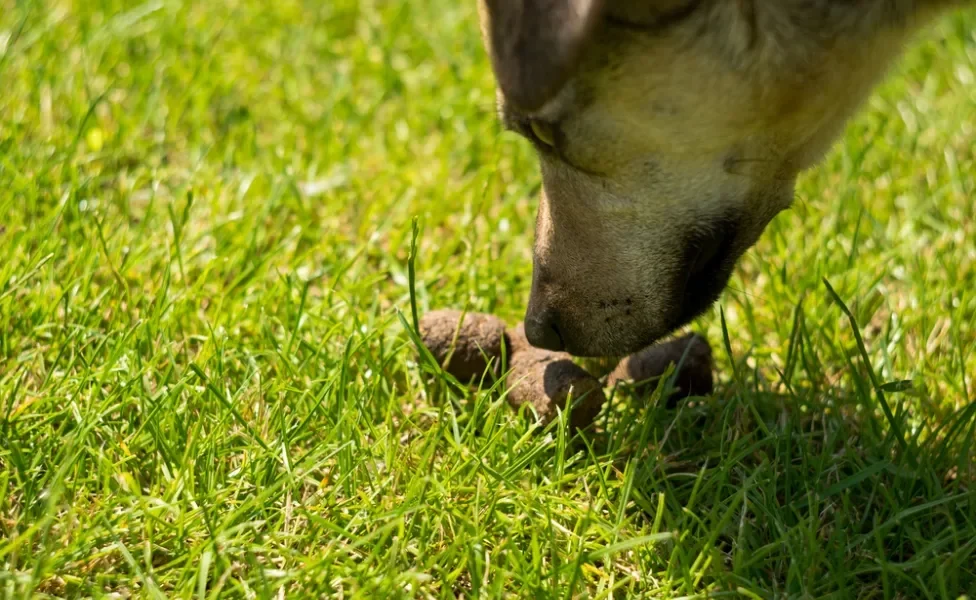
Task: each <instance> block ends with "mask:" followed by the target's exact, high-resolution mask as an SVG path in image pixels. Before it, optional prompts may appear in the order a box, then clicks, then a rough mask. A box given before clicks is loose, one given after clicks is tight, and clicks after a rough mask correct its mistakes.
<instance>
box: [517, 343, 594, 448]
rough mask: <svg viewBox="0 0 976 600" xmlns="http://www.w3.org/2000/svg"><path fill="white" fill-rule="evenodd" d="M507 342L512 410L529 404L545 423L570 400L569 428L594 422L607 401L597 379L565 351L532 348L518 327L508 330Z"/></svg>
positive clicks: (579, 427)
mask: <svg viewBox="0 0 976 600" xmlns="http://www.w3.org/2000/svg"><path fill="white" fill-rule="evenodd" d="M506 339H507V340H508V347H509V349H510V351H511V357H510V358H509V363H508V366H509V374H508V384H509V386H510V389H509V392H508V396H507V398H508V403H509V404H510V405H511V406H512V407H514V408H516V409H518V408H519V407H521V406H522V405H525V404H531V405H532V407H533V408H534V409H535V413H536V415H537V417H538V419H539V421H540V422H541V423H543V424H548V423H550V422H551V421H552V420H553V419H555V418H556V416H557V415H558V414H559V411H560V410H566V409H567V405H566V401H567V399H571V400H572V406H571V408H570V410H571V412H570V415H569V422H570V426H571V427H572V428H574V429H583V428H585V427H587V426H589V425H590V424H591V423H592V422H593V420H594V419H596V416H597V415H598V414H599V413H600V409H601V408H602V407H603V404H604V403H605V402H606V396H604V394H603V385H602V384H601V383H600V381H599V380H598V379H596V378H595V377H593V376H592V375H590V374H589V373H587V372H586V371H585V370H584V369H583V368H582V367H580V366H579V365H577V364H576V363H575V362H573V360H572V357H570V355H569V354H566V353H565V352H550V351H548V350H541V349H539V348H534V347H533V346H532V345H531V344H529V342H528V340H526V339H525V334H524V331H523V330H522V326H521V324H520V325H519V326H518V327H515V328H513V329H510V330H509V331H508V332H507V334H506Z"/></svg>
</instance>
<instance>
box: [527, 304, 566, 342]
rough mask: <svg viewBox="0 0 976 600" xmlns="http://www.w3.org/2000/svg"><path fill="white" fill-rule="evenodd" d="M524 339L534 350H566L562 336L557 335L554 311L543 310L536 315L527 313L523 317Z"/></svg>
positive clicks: (557, 327)
mask: <svg viewBox="0 0 976 600" xmlns="http://www.w3.org/2000/svg"><path fill="white" fill-rule="evenodd" d="M525 337H526V338H527V339H528V340H529V343H530V344H532V345H533V346H535V347H536V348H542V349H544V350H552V351H553V352H559V351H561V350H563V349H565V348H566V345H565V344H564V343H563V336H562V335H561V334H560V333H559V323H558V318H557V315H556V312H555V311H552V310H548V309H543V310H542V311H540V312H538V313H533V312H532V311H529V314H527V315H525Z"/></svg>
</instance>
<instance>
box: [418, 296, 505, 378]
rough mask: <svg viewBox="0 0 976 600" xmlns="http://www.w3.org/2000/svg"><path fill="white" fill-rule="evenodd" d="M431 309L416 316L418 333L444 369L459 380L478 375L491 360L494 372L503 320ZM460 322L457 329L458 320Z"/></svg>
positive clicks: (502, 332)
mask: <svg viewBox="0 0 976 600" xmlns="http://www.w3.org/2000/svg"><path fill="white" fill-rule="evenodd" d="M462 314H463V313H462V312H461V311H459V310H435V311H432V312H429V313H427V314H425V315H424V316H423V318H421V319H420V336H421V339H422V340H423V342H424V346H426V347H427V349H428V350H430V353H431V354H432V355H433V356H434V359H436V360H437V362H438V364H440V365H441V366H442V367H443V368H444V370H445V371H447V372H448V373H450V374H451V375H453V376H454V377H456V378H457V379H458V381H461V382H468V381H470V380H472V379H474V378H480V377H481V376H482V375H483V374H485V372H486V370H487V369H488V363H489V361H491V367H492V371H493V372H495V373H497V369H498V364H499V362H500V359H501V355H502V344H503V343H504V342H503V340H504V338H505V323H504V321H502V320H501V319H499V318H498V317H496V316H494V315H489V314H485V313H470V312H469V313H466V314H464V319H463V321H462V319H461V316H462ZM459 323H460V329H458V324H459Z"/></svg>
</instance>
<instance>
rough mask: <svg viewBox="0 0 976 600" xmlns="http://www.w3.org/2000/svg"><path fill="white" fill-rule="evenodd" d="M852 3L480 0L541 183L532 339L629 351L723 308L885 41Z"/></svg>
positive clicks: (871, 76)
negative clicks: (735, 278) (724, 295)
mask: <svg viewBox="0 0 976 600" xmlns="http://www.w3.org/2000/svg"><path fill="white" fill-rule="evenodd" d="M833 4H837V5H845V6H846V5H851V7H850V8H847V9H841V8H837V9H831V7H830V6H829V5H833ZM853 4H854V3H837V2H833V0H821V1H817V0H815V1H813V2H809V1H802V2H801V1H799V0H793V1H792V2H791V0H782V2H767V3H763V2H759V1H757V0H716V1H714V2H708V1H699V0H657V1H655V0H647V1H638V0H630V1H627V0H481V4H480V15H481V23H482V35H483V38H484V41H485V44H486V47H487V49H488V52H489V55H490V57H491V63H492V68H493V71H494V73H495V77H496V80H497V82H498V88H499V111H500V114H501V119H502V121H503V122H504V125H505V126H506V127H507V128H508V129H511V130H514V131H516V132H518V133H520V134H522V135H523V136H525V137H526V138H528V139H529V140H531V141H532V142H533V144H534V145H535V147H536V149H537V153H538V157H539V163H540V167H541V173H542V182H543V191H542V197H541V199H540V204H539V213H538V218H537V224H536V245H535V256H534V270H533V281H532V291H531V296H530V300H529V305H528V311H527V314H526V319H525V328H526V333H527V335H528V337H529V340H530V341H531V342H532V343H533V344H534V345H536V346H541V347H545V348H550V349H560V350H562V349H565V350H567V351H569V352H571V353H573V354H576V355H583V356H595V355H620V354H624V353H628V352H632V351H636V350H638V349H640V348H641V347H644V346H646V345H648V344H650V343H652V342H654V341H655V340H656V339H658V338H660V337H662V336H664V335H666V334H668V333H669V332H671V331H673V330H674V329H676V328H678V327H680V326H681V325H683V324H685V323H687V322H688V321H690V320H691V319H693V318H694V317H695V316H697V315H699V314H700V313H701V312H703V311H704V310H705V309H706V308H708V307H709V306H710V305H711V304H712V303H713V302H714V301H715V300H716V299H717V298H718V296H719V295H720V293H721V292H722V290H723V289H724V288H725V286H726V284H727V282H728V279H729V277H730V274H731V273H732V270H733V268H734V266H735V264H736V261H737V259H738V258H739V257H740V256H741V255H742V254H743V253H744V252H745V251H746V250H747V249H749V248H750V247H751V246H752V245H753V244H754V243H755V242H756V240H757V239H758V238H759V236H760V235H761V233H762V232H763V230H764V228H765V227H766V225H767V224H768V223H769V221H770V220H771V219H772V218H773V217H774V216H775V215H776V214H777V213H778V212H780V211H781V210H783V209H785V208H787V207H788V206H789V205H790V203H791V201H792V199H793V193H794V192H793V189H794V182H795V180H796V177H797V174H798V173H799V172H800V171H801V170H802V169H804V168H805V167H807V166H809V165H811V164H812V163H813V162H815V161H816V160H817V159H818V158H819V157H820V156H821V155H822V153H823V152H824V151H825V150H826V149H827V147H828V146H829V143H830V141H831V140H832V139H833V137H834V136H835V135H836V133H837V132H838V131H839V130H840V129H841V127H842V125H843V122H844V119H845V117H846V116H848V115H849V114H850V113H851V112H852V111H853V109H854V108H855V107H856V104H857V102H858V100H859V99H861V98H863V96H864V95H865V94H866V92H867V91H868V90H869V87H870V83H871V82H872V81H874V80H875V79H876V75H877V73H878V72H880V70H881V68H880V65H881V63H883V62H884V61H883V57H884V56H885V55H890V54H893V53H894V51H895V49H896V47H897V45H898V41H899V39H898V38H899V36H898V35H897V30H898V28H897V27H889V28H888V29H885V28H884V27H882V26H881V23H878V24H877V27H874V26H872V25H870V24H869V23H867V22H866V21H865V19H867V17H859V16H858V17H856V16H851V15H849V14H846V13H844V14H841V12H842V11H843V10H847V11H848V12H851V14H853V11H858V10H861V11H862V12H864V11H863V7H860V6H858V7H854V6H853ZM879 4H880V3H879ZM830 10H834V12H835V13H838V14H834V13H831V12H830ZM790 11H793V12H790ZM868 28H872V35H870V36H869V35H864V32H863V31H861V29H865V30H866V29H868ZM874 29H877V31H876V32H875V31H874ZM885 31H887V32H888V33H885ZM859 53H860V54H859ZM865 55H868V56H871V57H872V58H871V59H868V60H863V59H862V57H863V56H865Z"/></svg>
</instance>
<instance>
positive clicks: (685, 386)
mask: <svg viewBox="0 0 976 600" xmlns="http://www.w3.org/2000/svg"><path fill="white" fill-rule="evenodd" d="M686 350H687V352H688V355H687V356H685V358H684V362H683V363H682V364H681V369H680V370H679V371H678V373H677V376H676V377H675V379H674V387H675V390H674V392H672V394H671V395H670V396H669V397H668V404H669V405H671V406H673V405H674V404H675V403H676V402H677V401H678V400H680V399H682V398H687V397H688V396H707V395H709V394H711V393H712V391H713V390H714V382H713V380H712V367H713V364H712V349H711V347H710V346H709V345H708V340H706V339H705V338H704V337H703V336H701V335H699V334H697V333H690V334H688V335H685V336H682V337H680V338H675V339H672V340H668V341H666V342H662V343H660V344H655V345H653V346H648V347H647V348H645V349H643V350H641V351H640V352H636V353H634V354H631V355H630V356H628V357H626V358H624V359H623V360H622V361H620V364H618V365H617V367H616V368H615V369H614V370H613V372H611V373H610V375H609V376H608V377H607V386H608V387H613V386H615V385H616V384H618V383H622V382H626V383H632V384H635V386H634V387H635V391H636V392H637V393H638V394H649V393H651V392H652V391H654V389H655V388H656V387H657V384H658V381H657V379H658V378H659V377H661V375H664V373H665V372H666V371H667V370H668V368H669V367H670V366H671V365H672V364H673V365H676V366H677V364H678V363H679V362H680V361H681V357H682V356H683V355H684V354H685V351H686ZM648 380H651V381H648Z"/></svg>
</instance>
